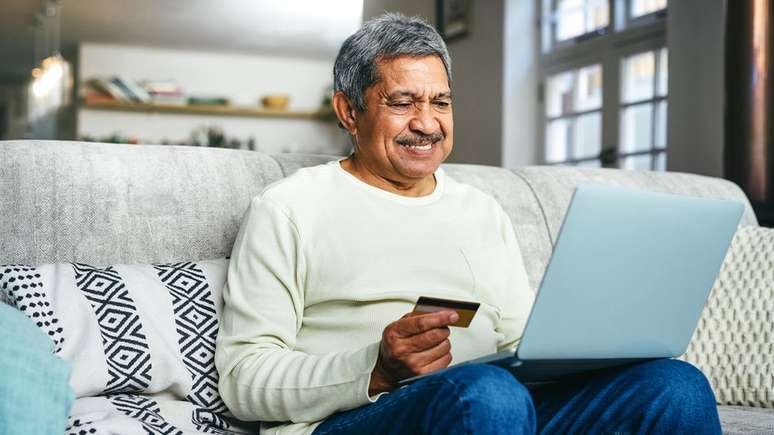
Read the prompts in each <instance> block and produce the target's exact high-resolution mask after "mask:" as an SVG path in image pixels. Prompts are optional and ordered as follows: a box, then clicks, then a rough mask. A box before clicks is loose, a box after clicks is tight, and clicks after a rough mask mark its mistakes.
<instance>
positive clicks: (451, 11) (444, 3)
mask: <svg viewBox="0 0 774 435" xmlns="http://www.w3.org/2000/svg"><path fill="white" fill-rule="evenodd" d="M472 2H473V0H437V3H436V12H437V20H436V23H438V33H440V34H441V36H442V37H443V39H444V40H446V41H448V40H450V39H456V38H460V37H462V36H465V35H467V34H468V28H469V21H470V6H471V3H472Z"/></svg>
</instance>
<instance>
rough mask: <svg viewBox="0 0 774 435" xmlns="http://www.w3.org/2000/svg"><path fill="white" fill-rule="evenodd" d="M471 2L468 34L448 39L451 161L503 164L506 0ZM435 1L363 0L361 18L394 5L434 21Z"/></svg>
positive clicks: (395, 8)
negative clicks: (452, 120)
mask: <svg viewBox="0 0 774 435" xmlns="http://www.w3.org/2000/svg"><path fill="white" fill-rule="evenodd" d="M523 1H524V0H519V3H521V2H523ZM524 2H525V3H526V1H524ZM473 3H475V4H473V7H472V16H471V23H470V31H469V34H468V35H467V36H465V37H462V38H459V39H454V40H452V41H449V42H448V43H447V46H448V49H449V54H450V55H451V58H452V71H453V75H454V83H453V85H452V93H453V96H454V151H453V152H452V154H451V156H450V158H449V160H448V161H449V162H457V163H477V164H486V165H497V166H500V165H502V164H503V150H502V147H503V119H504V115H503V87H504V82H503V73H504V63H503V50H504V47H503V34H504V28H503V26H504V21H505V18H504V14H505V1H504V0H491V1H487V2H478V3H476V2H473ZM435 5H436V2H435V0H365V2H364V5H363V19H364V20H367V19H369V18H372V17H374V16H377V15H379V14H381V13H383V12H384V11H390V12H402V13H404V14H406V15H419V16H422V17H424V18H425V19H427V21H428V22H429V23H431V24H435V21H436V15H435V14H436V11H435ZM508 134H509V138H510V144H511V145H512V144H513V143H514V141H516V140H521V139H520V138H519V137H518V135H514V134H513V133H512V132H509V133H508ZM529 147H530V146H529V145H527V148H529ZM531 147H532V148H534V145H532V146H531ZM512 154H513V153H509V156H510V159H512V160H514V161H521V160H528V159H527V158H524V157H522V156H517V157H513V155H512Z"/></svg>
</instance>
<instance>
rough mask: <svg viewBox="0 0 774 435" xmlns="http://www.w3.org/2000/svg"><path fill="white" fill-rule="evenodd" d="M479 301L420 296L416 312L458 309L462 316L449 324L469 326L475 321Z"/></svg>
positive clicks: (415, 307)
mask: <svg viewBox="0 0 774 435" xmlns="http://www.w3.org/2000/svg"><path fill="white" fill-rule="evenodd" d="M479 305H481V304H479V303H478V302H468V301H457V300H453V299H441V298H431V297H429V296H420V297H419V299H418V300H417V304H416V305H414V312H415V313H434V312H436V311H443V310H452V311H456V312H457V314H458V315H459V316H460V318H459V319H458V320H457V321H456V322H454V323H452V324H451V325H449V326H459V327H461V328H467V327H468V325H470V322H471V321H473V316H475V315H476V311H478V307H479Z"/></svg>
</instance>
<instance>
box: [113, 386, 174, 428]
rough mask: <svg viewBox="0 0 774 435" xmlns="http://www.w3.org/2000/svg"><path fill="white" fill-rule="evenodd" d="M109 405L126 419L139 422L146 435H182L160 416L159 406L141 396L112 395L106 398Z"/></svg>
mask: <svg viewBox="0 0 774 435" xmlns="http://www.w3.org/2000/svg"><path fill="white" fill-rule="evenodd" d="M107 398H108V400H110V403H112V404H113V406H115V407H116V409H118V410H119V411H121V412H123V413H124V414H126V416H127V417H131V418H134V419H136V420H139V421H140V424H142V427H143V429H145V433H146V434H148V435H157V434H159V435H171V434H175V435H182V433H183V431H181V430H180V429H178V428H176V427H175V426H173V425H171V424H169V423H168V422H167V421H166V420H164V418H163V417H162V416H161V414H160V413H161V409H160V408H159V405H158V404H157V403H156V402H155V401H153V400H151V399H149V398H147V397H143V396H138V395H134V394H114V395H110V396H107Z"/></svg>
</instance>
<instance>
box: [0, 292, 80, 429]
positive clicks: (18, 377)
mask: <svg viewBox="0 0 774 435" xmlns="http://www.w3.org/2000/svg"><path fill="white" fill-rule="evenodd" d="M51 352H52V344H51V341H50V340H48V337H46V335H45V334H43V333H41V332H40V330H39V329H38V328H36V327H35V324H33V323H32V322H31V321H30V320H29V319H28V318H27V317H25V316H24V315H22V314H20V313H19V312H18V311H16V310H14V309H13V308H11V307H9V306H7V305H4V304H0V397H2V400H0V433H3V434H11V433H20V434H22V433H23V434H55V433H63V432H64V430H65V425H66V423H67V415H68V412H69V411H70V406H71V404H72V403H73V392H72V390H71V389H70V386H69V385H68V383H67V378H68V376H69V374H70V367H69V364H67V363H66V362H64V361H62V360H61V359H60V358H58V357H56V356H54V355H52V354H51Z"/></svg>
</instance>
